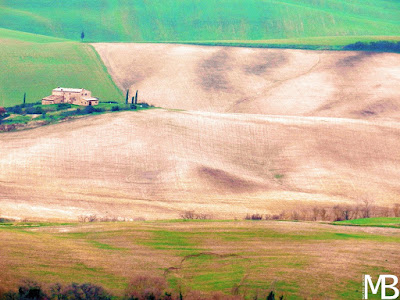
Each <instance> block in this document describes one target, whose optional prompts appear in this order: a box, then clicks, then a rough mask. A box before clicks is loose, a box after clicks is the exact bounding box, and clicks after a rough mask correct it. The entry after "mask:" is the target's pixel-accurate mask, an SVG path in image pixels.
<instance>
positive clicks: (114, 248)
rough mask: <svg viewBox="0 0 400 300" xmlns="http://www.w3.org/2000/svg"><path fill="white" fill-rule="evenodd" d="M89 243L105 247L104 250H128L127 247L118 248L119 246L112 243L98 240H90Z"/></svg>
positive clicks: (101, 247)
mask: <svg viewBox="0 0 400 300" xmlns="http://www.w3.org/2000/svg"><path fill="white" fill-rule="evenodd" d="M88 242H89V244H91V245H92V246H94V247H96V248H98V249H104V250H115V251H125V250H127V249H126V248H118V247H114V246H112V245H109V244H105V243H100V242H98V241H94V240H91V241H88Z"/></svg>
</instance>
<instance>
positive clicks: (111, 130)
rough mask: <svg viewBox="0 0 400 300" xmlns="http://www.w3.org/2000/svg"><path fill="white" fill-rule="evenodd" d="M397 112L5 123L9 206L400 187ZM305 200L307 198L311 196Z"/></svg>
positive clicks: (47, 213)
mask: <svg viewBox="0 0 400 300" xmlns="http://www.w3.org/2000/svg"><path fill="white" fill-rule="evenodd" d="M399 136H400V125H399V123H397V122H394V121H391V122H389V121H385V122H384V121H372V120H369V121H365V120H354V119H340V118H325V117H321V118H317V117H288V116H265V115H249V114H222V113H211V112H196V111H187V112H185V111H173V110H161V109H155V110H149V111H142V112H122V113H114V114H107V115H101V116H95V117H91V118H86V119H81V120H76V121H71V122H66V123H62V124H57V125H52V126H46V127H41V128H37V129H33V130H28V131H22V132H14V133H3V134H0V170H1V172H0V210H1V214H2V215H3V216H9V217H21V218H23V217H29V218H34V217H36V218H62V219H75V220H76V218H77V216H79V215H84V214H98V215H108V216H121V217H127V218H132V219H134V218H139V217H143V218H146V219H157V218H158V219H162V218H177V217H179V214H180V213H181V212H182V211H184V210H189V209H192V210H195V211H196V212H199V213H209V214H212V215H213V216H214V217H215V218H234V217H239V218H241V217H243V216H244V215H245V214H246V213H267V212H280V211H281V210H283V209H295V208H296V209H300V207H310V206H313V205H315V204H316V203H317V204H318V205H322V204H325V205H334V204H335V203H340V202H352V203H356V202H357V201H361V200H362V199H365V198H368V199H371V200H373V201H375V203H376V204H378V205H390V204H391V203H392V202H394V201H398V199H399V196H400V187H399V181H398V179H399V178H400V151H399V149H400V139H399ZM300 204H301V205H300Z"/></svg>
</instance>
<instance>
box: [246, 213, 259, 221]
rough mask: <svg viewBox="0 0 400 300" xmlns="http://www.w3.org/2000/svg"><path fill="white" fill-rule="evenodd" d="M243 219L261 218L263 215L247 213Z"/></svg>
mask: <svg viewBox="0 0 400 300" xmlns="http://www.w3.org/2000/svg"><path fill="white" fill-rule="evenodd" d="M244 219H245V220H262V219H263V215H260V214H252V215H250V214H247V215H246V217H245V218H244Z"/></svg>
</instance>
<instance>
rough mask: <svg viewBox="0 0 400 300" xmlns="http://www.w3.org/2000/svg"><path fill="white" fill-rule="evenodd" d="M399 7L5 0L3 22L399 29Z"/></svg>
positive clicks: (265, 35)
mask: <svg viewBox="0 0 400 300" xmlns="http://www.w3.org/2000/svg"><path fill="white" fill-rule="evenodd" d="M399 12H400V1H398V0H351V1H348V0H219V1H214V0H162V1H160V0H103V1H95V0H69V1H53V0H30V1H26V0H0V27H3V28H8V29H13V30H19V31H24V32H31V33H37V34H43V35H48V36H54V37H60V38H67V39H71V40H79V38H80V33H81V31H82V29H83V30H84V31H85V34H86V39H87V40H88V41H93V42H100V41H102V42H105V41H206V40H207V41H209V40H268V39H293V38H309V37H336V36H360V37H363V36H399V35H400V18H399ZM330 41H332V40H327V42H330Z"/></svg>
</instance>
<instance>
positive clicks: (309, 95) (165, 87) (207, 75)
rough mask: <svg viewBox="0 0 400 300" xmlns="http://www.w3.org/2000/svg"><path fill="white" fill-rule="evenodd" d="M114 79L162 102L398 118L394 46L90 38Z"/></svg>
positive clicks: (399, 106)
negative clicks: (309, 47) (370, 48)
mask: <svg viewBox="0 0 400 300" xmlns="http://www.w3.org/2000/svg"><path fill="white" fill-rule="evenodd" d="M94 47H95V48H96V50H97V51H98V52H99V54H100V56H101V57H102V59H103V61H104V62H105V64H106V66H107V68H108V70H109V72H110V74H111V75H112V77H113V79H114V80H115V81H116V83H117V84H118V86H119V87H120V88H121V89H123V90H126V89H128V88H130V89H131V93H133V92H135V91H136V90H139V99H141V100H144V101H147V102H150V103H152V104H154V105H156V106H160V107H164V108H180V109H187V110H201V111H213V112H233V113H251V114H253V113H256V114H274V115H292V116H327V117H346V118H356V119H368V120H369V119H377V118H393V119H397V120H399V118H400V114H399V111H400V84H399V83H400V72H399V69H400V59H399V57H400V56H399V54H393V53H368V52H343V51H304V50H281V49H251V48H234V47H206V46H191V45H171V44H170V45H165V44H123V43H120V44H94Z"/></svg>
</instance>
